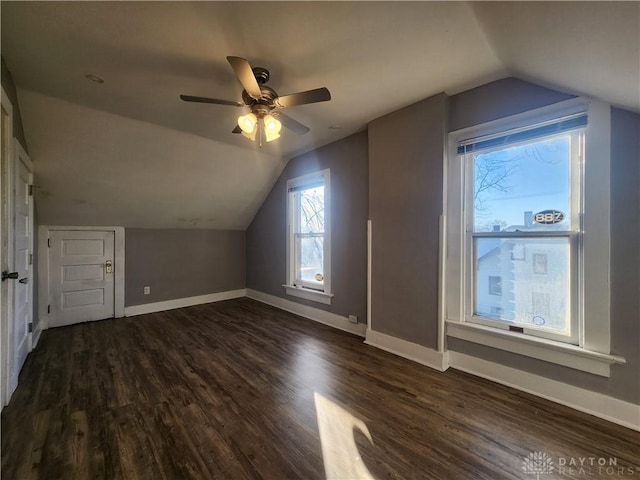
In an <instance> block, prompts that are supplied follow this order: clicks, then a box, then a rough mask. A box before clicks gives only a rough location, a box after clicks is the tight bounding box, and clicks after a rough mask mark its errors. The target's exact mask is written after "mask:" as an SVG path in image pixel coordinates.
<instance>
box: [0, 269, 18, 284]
mask: <svg viewBox="0 0 640 480" xmlns="http://www.w3.org/2000/svg"><path fill="white" fill-rule="evenodd" d="M19 276H20V274H19V273H18V272H11V273H9V271H8V270H5V271H4V272H2V281H3V282H4V281H5V280H6V279H7V278H10V279H11V280H15V279H16V278H18V277H19Z"/></svg>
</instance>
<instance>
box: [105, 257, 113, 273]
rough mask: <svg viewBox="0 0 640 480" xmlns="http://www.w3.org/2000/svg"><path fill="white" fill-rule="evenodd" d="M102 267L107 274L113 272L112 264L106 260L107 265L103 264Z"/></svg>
mask: <svg viewBox="0 0 640 480" xmlns="http://www.w3.org/2000/svg"><path fill="white" fill-rule="evenodd" d="M104 266H105V270H106V272H107V273H111V272H112V271H113V263H112V262H111V260H107V263H105V265H104Z"/></svg>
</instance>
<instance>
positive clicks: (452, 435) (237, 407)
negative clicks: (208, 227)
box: [2, 298, 640, 480]
mask: <svg viewBox="0 0 640 480" xmlns="http://www.w3.org/2000/svg"><path fill="white" fill-rule="evenodd" d="M316 405H317V406H318V410H319V413H318V412H317V411H316V410H317V409H316ZM319 423H320V427H319ZM320 432H322V435H323V440H322V443H321V439H320ZM368 436H370V438H371V441H370V440H369V438H368ZM323 452H324V457H323ZM532 452H542V453H545V454H547V455H549V456H550V458H551V459H552V461H553V462H554V466H555V468H554V470H553V472H551V473H546V472H544V471H543V472H542V473H541V474H540V475H539V479H541V480H547V479H552V478H563V479H565V478H589V479H595V478H607V479H608V478H635V479H639V478H640V469H636V467H640V459H639V452H640V433H638V432H634V431H632V430H629V429H626V428H623V427H619V426H616V425H614V424H611V423H608V422H606V421H603V420H600V419H597V418H595V417H591V416H589V415H586V414H582V413H580V412H576V411H574V410H571V409H569V408H566V407H563V406H560V405H557V404H554V403H552V402H549V401H546V400H543V399H540V398H537V397H534V396H531V395H528V394H525V393H522V392H518V391H516V390H513V389H509V388H506V387H502V386H500V385H497V384H494V383H491V382H489V381H485V380H483V379H480V378H476V377H473V376H471V375H467V374H464V373H461V372H458V371H454V370H449V371H447V372H445V373H440V372H436V371H434V370H431V369H429V368H427V367H423V366H421V365H418V364H415V363H412V362H410V361H407V360H404V359H402V358H399V357H396V356H394V355H391V354H388V353H386V352H383V351H381V350H377V349H375V348H372V347H369V346H366V345H364V344H363V343H362V339H361V338H358V337H355V336H352V335H349V334H347V333H343V332H340V331H337V330H334V329H331V328H329V327H326V326H324V325H321V324H317V323H315V322H312V321H309V320H306V319H302V318H300V317H296V316H295V315H292V314H289V313H286V312H283V311H280V310H278V309H275V308H272V307H269V306H266V305H263V304H260V303H258V302H255V301H253V300H250V299H246V298H243V299H237V300H231V301H226V302H220V303H215V304H208V305H202V306H196V307H190V308H184V309H180V310H172V311H168V312H162V313H155V314H150V315H144V316H139V317H133V318H125V319H118V320H106V321H102V322H94V323H86V324H81V325H75V326H71V327H63V328H57V329H52V330H48V331H46V332H44V333H43V336H42V339H41V344H40V345H39V346H38V348H37V349H36V350H35V351H34V352H33V353H32V354H31V355H30V356H29V357H28V359H27V362H26V364H25V366H24V368H23V371H22V373H21V375H20V383H19V386H18V389H17V390H16V392H15V394H14V396H13V398H12V400H11V403H10V404H9V405H8V406H7V407H6V408H5V409H4V411H3V412H2V478H3V480H4V479H6V480H8V479H19V480H22V479H31V478H40V479H58V478H63V479H73V478H77V479H91V478H123V479H125V478H126V479H137V478H144V479H154V480H155V479H163V478H167V479H189V478H193V479H213V478H216V479H244V478H251V479H253V478H256V479H268V480H280V479H305V480H307V479H323V478H326V477H330V478H375V479H423V478H424V479H431V478H434V479H435V478H437V479H444V480H456V479H487V480H496V479H532V480H533V479H535V478H536V475H535V474H534V473H527V471H524V470H523V466H524V461H525V458H526V457H527V456H528V455H530V454H531V453H532ZM560 458H564V459H567V460H568V459H571V458H575V459H580V458H597V459H600V458H602V459H606V460H607V461H608V462H610V460H609V459H615V462H617V465H616V466H615V470H598V468H601V467H600V466H589V467H588V470H587V469H585V468H582V470H579V468H578V467H576V468H574V470H573V471H570V470H569V465H565V467H566V468H565V469H564V470H562V471H561V470H560V468H561V465H559V463H560V461H561V460H559V459H560ZM325 459H326V460H325ZM609 467H610V464H608V466H607V468H609ZM621 468H622V470H621ZM530 471H531V472H533V470H530Z"/></svg>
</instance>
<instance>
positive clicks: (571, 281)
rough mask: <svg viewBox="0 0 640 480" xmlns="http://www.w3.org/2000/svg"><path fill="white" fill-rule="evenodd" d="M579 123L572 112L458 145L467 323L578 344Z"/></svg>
mask: <svg viewBox="0 0 640 480" xmlns="http://www.w3.org/2000/svg"><path fill="white" fill-rule="evenodd" d="M586 124H587V115H586V113H585V112H581V113H576V114H574V115H570V116H567V117H564V118H556V119H552V120H550V121H548V122H544V123H542V124H536V125H530V126H527V127H524V128H522V129H517V130H515V131H514V130H508V131H504V132H500V133H498V134H495V135H490V136H481V137H479V138H472V139H467V140H463V141H461V142H459V144H458V147H457V155H458V160H459V161H460V162H461V163H463V165H464V168H465V177H466V178H465V180H466V182H465V183H466V184H467V188H466V191H465V199H464V203H465V207H466V208H465V211H466V228H465V243H466V245H465V252H466V258H465V264H466V268H467V272H466V282H467V285H466V290H467V291H468V292H469V293H470V294H469V295H468V296H467V299H466V301H467V305H466V310H467V312H468V313H469V316H468V321H469V322H473V323H477V324H482V325H488V326H492V327H495V328H500V329H505V330H512V331H517V332H526V333H527V334H529V335H533V336H539V337H545V338H550V339H554V340H558V341H561V342H567V343H574V344H577V343H578V322H577V320H578V317H579V312H578V297H579V291H578V290H579V289H578V275H577V272H578V271H579V270H580V269H581V264H580V263H581V262H580V254H579V252H580V232H581V225H580V211H581V183H582V182H581V177H582V176H581V164H582V152H583V151H584V131H585V126H586ZM549 259H550V261H549ZM543 267H544V268H543ZM549 267H550V268H549ZM543 272H546V273H543ZM495 312H500V313H495Z"/></svg>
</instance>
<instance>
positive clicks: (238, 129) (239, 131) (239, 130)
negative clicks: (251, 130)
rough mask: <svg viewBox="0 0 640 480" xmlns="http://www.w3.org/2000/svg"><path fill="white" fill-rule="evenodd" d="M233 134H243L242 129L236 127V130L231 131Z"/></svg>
mask: <svg viewBox="0 0 640 480" xmlns="http://www.w3.org/2000/svg"><path fill="white" fill-rule="evenodd" d="M231 133H242V129H241V128H240V127H239V126H238V125H236V128H234V129H233V130H231Z"/></svg>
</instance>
